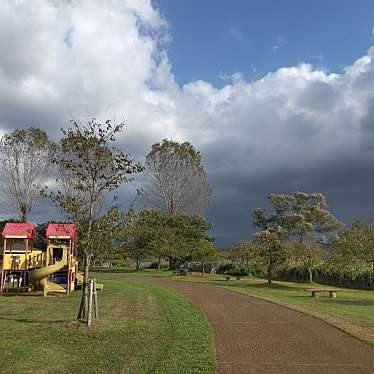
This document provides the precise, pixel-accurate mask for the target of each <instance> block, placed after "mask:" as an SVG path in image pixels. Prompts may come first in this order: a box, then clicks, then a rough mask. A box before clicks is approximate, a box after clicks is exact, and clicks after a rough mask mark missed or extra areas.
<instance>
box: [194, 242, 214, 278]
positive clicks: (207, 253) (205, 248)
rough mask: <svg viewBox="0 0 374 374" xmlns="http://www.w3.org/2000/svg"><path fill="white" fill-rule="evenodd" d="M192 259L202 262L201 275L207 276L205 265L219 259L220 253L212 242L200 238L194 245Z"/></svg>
mask: <svg viewBox="0 0 374 374" xmlns="http://www.w3.org/2000/svg"><path fill="white" fill-rule="evenodd" d="M191 257H192V259H193V260H196V261H200V262H201V273H202V275H204V274H205V264H206V263H207V262H209V261H214V260H216V259H217V258H218V257H219V253H218V251H217V249H216V248H214V245H213V243H212V241H211V240H207V239H205V238H200V239H198V240H196V242H195V243H194V245H193V250H192V256H191Z"/></svg>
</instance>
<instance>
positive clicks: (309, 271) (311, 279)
mask: <svg viewBox="0 0 374 374" xmlns="http://www.w3.org/2000/svg"><path fill="white" fill-rule="evenodd" d="M308 277H309V279H308V282H309V283H313V272H312V269H311V268H308Z"/></svg>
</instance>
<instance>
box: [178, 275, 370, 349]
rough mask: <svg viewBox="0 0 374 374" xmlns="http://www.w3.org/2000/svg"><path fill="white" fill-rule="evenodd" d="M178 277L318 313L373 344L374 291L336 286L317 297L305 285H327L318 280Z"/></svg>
mask: <svg viewBox="0 0 374 374" xmlns="http://www.w3.org/2000/svg"><path fill="white" fill-rule="evenodd" d="M177 279H178V280H183V281H193V282H203V283H210V284H214V285H217V286H221V287H225V288H228V289H230V290H233V291H236V292H241V293H245V294H247V295H251V296H255V297H258V298H262V299H265V300H268V301H272V302H275V303H278V304H281V305H284V306H287V307H289V308H291V309H294V310H298V311H300V312H303V313H306V314H309V315H312V316H315V317H318V318H320V319H322V320H325V321H326V322H328V323H330V324H332V325H334V326H336V327H338V328H340V329H342V330H344V331H346V332H348V333H349V334H351V335H354V336H356V337H358V338H360V339H362V340H365V341H367V342H369V343H371V344H373V345H374V292H373V291H363V290H352V289H344V288H339V287H334V288H337V289H338V290H339V291H338V292H337V298H336V299H333V298H329V295H328V293H322V294H320V297H319V298H312V297H310V293H307V292H305V291H304V289H305V288H311V287H318V288H322V287H327V288H331V286H324V285H319V284H313V285H310V284H305V283H304V284H303V283H291V282H278V281H274V282H273V284H271V285H268V284H267V282H266V281H265V280H263V279H257V278H243V279H241V280H236V279H235V280H233V278H232V280H230V281H226V280H224V279H223V277H222V276H218V275H217V276H212V275H205V276H201V275H197V274H195V275H193V276H192V277H177Z"/></svg>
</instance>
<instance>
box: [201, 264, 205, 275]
mask: <svg viewBox="0 0 374 374" xmlns="http://www.w3.org/2000/svg"><path fill="white" fill-rule="evenodd" d="M201 274H202V275H204V274H205V269H204V261H201Z"/></svg>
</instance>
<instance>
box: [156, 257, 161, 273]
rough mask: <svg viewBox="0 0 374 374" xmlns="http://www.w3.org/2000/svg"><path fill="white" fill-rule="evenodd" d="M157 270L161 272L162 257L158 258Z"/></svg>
mask: <svg viewBox="0 0 374 374" xmlns="http://www.w3.org/2000/svg"><path fill="white" fill-rule="evenodd" d="M157 269H158V270H161V256H160V257H159V258H158V262H157Z"/></svg>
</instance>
